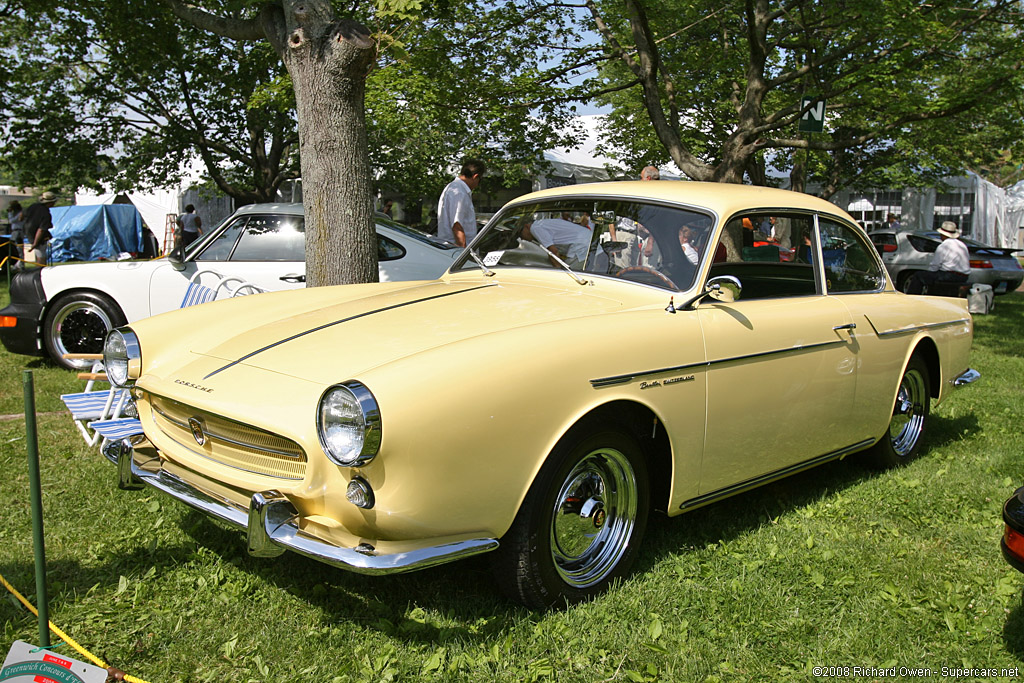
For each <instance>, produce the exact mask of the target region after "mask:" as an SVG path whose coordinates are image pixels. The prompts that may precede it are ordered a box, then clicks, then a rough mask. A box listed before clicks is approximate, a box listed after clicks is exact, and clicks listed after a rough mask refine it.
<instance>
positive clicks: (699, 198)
mask: <svg viewBox="0 0 1024 683" xmlns="http://www.w3.org/2000/svg"><path fill="white" fill-rule="evenodd" d="M595 194H597V195H602V196H612V197H623V198H637V199H653V200H659V199H660V200H666V201H671V202H679V203H682V204H690V205H693V206H701V207H706V208H708V209H711V210H712V211H714V212H716V213H718V214H719V215H722V216H725V215H729V214H732V213H735V212H737V211H743V210H749V209H754V210H759V209H762V210H772V209H804V210H807V211H818V212H822V213H830V214H833V215H837V216H842V217H844V218H846V219H847V220H849V221H850V222H852V223H854V224H856V221H855V220H854V219H853V217H852V216H850V215H849V214H848V213H847V212H846V211H843V209H841V208H840V207H838V206H836V205H835V204H833V203H832V202H829V201H826V200H824V199H822V198H820V197H815V196H813V195H809V194H804V193H802V192H793V191H791V190H780V189H777V188H774V187H758V186H753V185H738V184H735V183H705V182H697V181H686V180H647V181H639V180H631V181H616V182H607V183H587V184H583V185H566V186H563V187H557V188H551V189H547V190H541V191H539V192H533V193H530V194H528V195H524V196H522V197H519V198H517V199H516V200H514V203H516V204H519V203H521V202H531V201H537V200H540V199H547V198H551V197H564V196H572V195H595Z"/></svg>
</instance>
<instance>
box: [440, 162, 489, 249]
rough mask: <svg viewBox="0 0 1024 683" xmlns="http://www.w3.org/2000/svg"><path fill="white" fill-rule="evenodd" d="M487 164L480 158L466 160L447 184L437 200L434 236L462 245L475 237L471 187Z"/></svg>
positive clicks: (476, 182)
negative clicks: (435, 231)
mask: <svg viewBox="0 0 1024 683" xmlns="http://www.w3.org/2000/svg"><path fill="white" fill-rule="evenodd" d="M485 170H486V167H485V166H484V162H482V161H480V160H479V159H466V162H465V163H464V164H462V170H461V171H460V172H459V177H458V178H456V179H455V180H453V181H451V182H450V183H448V185H447V187H445V188H444V191H443V192H442V193H441V198H440V199H438V201H437V236H438V237H440V238H441V239H443V240H446V241H448V242H451V243H452V244H457V245H458V246H460V247H464V246H466V245H467V244H469V243H470V242H472V241H473V238H474V237H476V210H475V209H474V208H473V190H475V189H476V188H477V187H479V185H480V179H481V178H482V177H483V175H484V171H485Z"/></svg>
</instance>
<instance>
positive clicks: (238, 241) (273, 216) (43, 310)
mask: <svg viewBox="0 0 1024 683" xmlns="http://www.w3.org/2000/svg"><path fill="white" fill-rule="evenodd" d="M460 253H461V249H459V248H457V247H455V246H454V245H452V244H449V243H447V242H444V241H442V240H438V239H436V238H434V237H431V236H430V235H426V234H424V233H420V232H417V231H415V230H412V229H411V228H407V227H405V226H403V225H401V224H399V223H396V222H394V221H391V220H390V219H388V218H387V217H384V216H381V215H378V216H377V259H378V261H379V264H380V280H381V282H387V281H392V280H432V279H434V278H436V277H438V276H440V275H441V273H443V272H445V271H446V270H447V269H448V267H449V266H451V264H452V261H453V260H454V258H455V257H456V256H458V255H459V254H460ZM197 271H213V272H215V273H217V274H218V275H220V276H222V277H225V278H238V279H240V280H244V281H246V282H250V283H252V284H254V285H256V286H257V287H259V288H260V289H263V290H282V289H297V288H300V287H303V286H305V281H306V275H305V272H306V263H305V225H304V222H303V213H302V205H301V204H253V205H250V206H243V207H242V208H240V209H238V210H237V211H236V212H235V213H234V214H232V215H231V216H230V217H229V218H228V219H227V220H225V221H224V222H223V223H221V224H220V225H219V226H217V227H216V228H214V229H212V230H209V231H207V232H206V234H204V235H203V237H202V238H201V239H200V240H198V241H196V242H194V243H193V244H192V245H191V246H190V248H189V250H188V252H187V253H186V255H185V257H184V259H182V260H181V261H180V262H174V261H172V260H170V259H168V258H167V257H164V258H159V259H155V260H152V261H119V262H105V263H74V264H63V265H57V266H50V267H46V268H33V269H30V270H26V271H24V272H22V273H19V274H18V275H17V276H16V277H15V278H14V280H12V282H11V303H10V305H9V306H7V308H5V309H3V310H0V341H2V342H3V344H4V346H5V347H6V348H7V350H8V351H10V352H11V353H21V354H27V355H33V356H42V355H47V354H48V355H49V356H50V357H51V358H53V359H54V360H55V361H56V362H57V363H60V364H61V365H63V366H65V367H68V368H72V369H79V368H83V367H85V366H87V365H89V364H90V363H91V361H80V360H77V361H76V360H68V359H65V358H63V356H64V354H66V353H99V352H101V351H102V350H103V339H104V338H105V337H106V334H107V332H109V331H110V330H112V329H113V328H115V327H119V326H121V325H124V324H126V323H132V322H135V321H136V320H140V319H142V318H146V317H148V316H151V315H156V314H157V313H164V312H167V311H171V310H174V309H176V308H179V307H180V305H181V302H182V299H183V297H184V294H185V290H186V289H187V288H188V284H189V280H190V279H191V278H192V276H193V275H195V273H196V272H197Z"/></svg>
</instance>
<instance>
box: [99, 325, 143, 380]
mask: <svg viewBox="0 0 1024 683" xmlns="http://www.w3.org/2000/svg"><path fill="white" fill-rule="evenodd" d="M141 358H142V355H141V352H140V350H139V339H138V337H136V336H135V333H134V332H132V331H131V330H130V329H128V328H127V327H122V328H120V329H116V330H111V331H110V333H109V334H108V335H107V338H106V340H105V341H104V342H103V366H104V369H105V370H106V371H107V379H109V380H110V383H111V384H113V385H115V386H118V387H127V386H131V385H132V384H135V380H136V379H137V378H138V376H139V369H140V366H141V364H140V361H141Z"/></svg>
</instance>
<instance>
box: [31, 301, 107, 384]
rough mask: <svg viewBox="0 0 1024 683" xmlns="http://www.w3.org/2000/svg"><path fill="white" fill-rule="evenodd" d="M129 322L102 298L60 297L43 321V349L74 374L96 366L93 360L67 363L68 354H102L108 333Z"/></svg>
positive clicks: (50, 307) (48, 310)
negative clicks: (64, 356)
mask: <svg viewBox="0 0 1024 683" xmlns="http://www.w3.org/2000/svg"><path fill="white" fill-rule="evenodd" d="M125 322H126V320H125V318H124V313H122V312H121V309H120V308H119V307H118V305H117V304H115V303H114V302H113V301H111V300H110V299H109V298H107V297H105V296H103V295H102V294H96V293H94V292H72V293H70V294H64V295H62V296H59V297H57V299H56V300H55V301H54V302H53V303H52V304H51V305H50V306H49V308H48V309H47V311H46V316H45V317H44V318H43V345H44V346H45V347H46V352H47V353H48V354H50V357H51V358H52V359H53V360H54V361H56V362H57V363H58V364H59V365H62V366H64V367H65V368H68V369H70V370H82V369H87V368H89V367H91V366H92V364H93V361H91V360H67V359H65V358H63V357H62V356H63V355H64V354H65V353H102V352H103V340H104V339H105V338H106V336H107V332H109V331H110V330H112V329H114V328H115V327H120V326H121V325H124V324H125Z"/></svg>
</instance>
